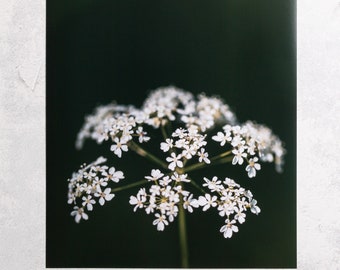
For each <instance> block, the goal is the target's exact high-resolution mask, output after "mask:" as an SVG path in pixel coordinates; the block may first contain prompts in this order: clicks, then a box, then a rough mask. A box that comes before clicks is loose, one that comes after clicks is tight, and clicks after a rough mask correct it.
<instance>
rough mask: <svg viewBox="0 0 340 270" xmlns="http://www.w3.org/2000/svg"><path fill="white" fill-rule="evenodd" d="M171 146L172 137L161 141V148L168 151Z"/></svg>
mask: <svg viewBox="0 0 340 270" xmlns="http://www.w3.org/2000/svg"><path fill="white" fill-rule="evenodd" d="M173 146H174V145H173V139H166V140H165V142H162V143H161V150H163V152H168V151H169V149H171V148H172V147H173Z"/></svg>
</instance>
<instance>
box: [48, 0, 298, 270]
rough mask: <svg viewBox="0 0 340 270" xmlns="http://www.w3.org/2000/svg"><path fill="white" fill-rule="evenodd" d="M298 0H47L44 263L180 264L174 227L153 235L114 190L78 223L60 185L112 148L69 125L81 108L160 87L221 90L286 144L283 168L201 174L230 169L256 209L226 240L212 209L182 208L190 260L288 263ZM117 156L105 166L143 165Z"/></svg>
mask: <svg viewBox="0 0 340 270" xmlns="http://www.w3.org/2000/svg"><path fill="white" fill-rule="evenodd" d="M295 51H296V47H295V1H294V0H281V1H273V0H269V1H264V0H257V1H253V0H249V1H242V0H235V1H234V0H225V1H221V0H220V1H219V0H217V1H200V0H195V1H194V0H190V1H159V0H157V1H156V0H155V1H149V0H145V1H138V0H135V1H130V0H121V1H118V0H115V1H104V0H96V1H90V0H72V1H68V0H48V1H47V213H46V214H47V220H46V224H47V237H46V239H47V243H46V265H47V267H179V266H180V256H179V242H178V236H177V224H176V223H172V224H171V226H168V227H167V228H166V230H165V231H164V232H157V230H156V228H155V226H153V225H152V224H151V223H152V219H153V218H152V217H151V216H147V215H145V213H144V212H137V213H133V211H132V209H133V208H132V207H131V206H130V205H129V204H128V200H129V199H128V198H129V196H130V195H131V194H135V193H136V192H137V189H135V190H129V191H126V192H121V193H119V194H116V198H115V199H113V200H112V201H111V202H110V203H107V204H106V205H105V206H104V207H99V206H98V205H97V206H96V207H95V209H94V211H93V212H92V213H90V218H89V220H88V221H86V222H81V223H80V224H76V223H75V222H74V219H73V218H72V217H70V211H71V209H72V207H70V206H69V205H68V204H67V203H66V201H67V182H66V179H67V178H69V177H70V176H71V174H72V172H73V171H75V170H77V169H78V167H79V165H80V164H82V163H83V162H90V161H93V160H95V159H96V158H97V157H98V156H99V155H104V156H106V157H112V156H113V155H112V153H110V151H109V145H108V144H105V145H102V146H97V145H96V144H95V143H94V142H87V143H85V147H84V149H83V150H81V151H76V150H75V148H74V142H75V139H76V134H77V132H78V130H79V129H80V127H81V125H82V124H83V119H84V116H85V115H86V114H89V113H91V112H92V110H93V108H94V107H95V106H97V105H100V104H107V103H109V102H110V101H112V100H116V101H117V102H118V103H121V104H134V105H136V106H139V105H141V103H142V101H143V100H144V99H145V97H146V94H147V93H148V92H149V91H150V90H152V89H155V88H157V87H159V86H167V85H170V84H172V85H175V86H177V87H180V88H183V89H185V90H188V91H191V92H193V93H200V92H205V93H207V94H208V95H213V94H217V95H220V96H221V97H222V98H223V99H224V100H225V101H226V103H227V104H229V105H230V106H231V107H232V108H233V110H234V111H235V113H236V115H237V117H238V119H239V120H240V121H241V122H243V121H246V120H248V119H250V120H255V121H257V122H258V123H264V124H266V125H268V126H269V127H270V128H272V129H273V131H274V132H275V133H276V134H277V135H279V136H280V138H281V139H282V140H283V141H284V142H285V145H286V148H287V151H288V153H287V156H286V165H285V170H284V173H282V174H277V173H276V172H275V170H274V166H272V164H270V165H263V169H262V170H261V171H260V172H259V174H258V177H256V178H255V179H248V178H247V177H246V174H245V172H244V168H243V167H242V168H241V167H238V168H237V171H235V170H234V169H232V170H230V171H229V169H228V170H227V171H226V169H225V168H223V167H215V168H214V169H213V170H209V171H207V172H206V176H213V175H218V176H220V177H225V176H229V177H235V179H236V180H237V181H238V182H239V183H240V184H241V185H243V186H244V187H245V188H248V189H250V190H252V192H253V194H254V197H255V198H256V199H257V200H258V204H259V206H260V207H261V209H262V212H261V214H260V215H259V216H255V215H252V214H249V215H247V221H246V222H245V223H244V224H242V225H240V226H239V230H240V231H239V232H238V233H237V234H235V235H234V236H233V237H232V238H231V239H224V238H223V236H222V234H221V233H220V232H219V228H220V227H221V226H222V225H223V222H224V219H223V218H221V217H219V216H218V213H217V212H216V211H208V213H204V214H202V212H201V211H196V212H194V213H193V214H190V215H188V216H187V221H188V237H189V249H190V266H191V267H196V268H206V267H209V268H217V267H219V268H228V267H242V268H253V267H254V268H259V267H260V268H262V267H270V268H277V267H278V268H294V267H296V68H295V62H296V57H295ZM135 158H136V156H134V155H132V154H131V153H130V154H129V155H126V158H124V159H123V160H119V159H115V158H113V159H111V160H110V162H109V164H110V165H114V166H115V167H117V168H119V169H121V170H123V171H124V172H125V174H126V177H127V179H126V181H127V182H128V181H133V180H140V177H141V176H144V175H147V174H148V173H149V172H150V169H151V167H150V165H149V164H148V163H146V162H143V161H140V159H138V160H137V159H135Z"/></svg>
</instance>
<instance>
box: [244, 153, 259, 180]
mask: <svg viewBox="0 0 340 270" xmlns="http://www.w3.org/2000/svg"><path fill="white" fill-rule="evenodd" d="M258 160H259V159H258V158H257V157H254V158H251V159H249V165H248V166H247V167H246V171H247V172H248V177H249V178H252V177H255V176H256V170H258V171H259V170H260V169H261V165H260V164H259V163H256V162H257V161H258Z"/></svg>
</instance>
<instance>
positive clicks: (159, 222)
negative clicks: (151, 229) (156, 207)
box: [152, 213, 169, 231]
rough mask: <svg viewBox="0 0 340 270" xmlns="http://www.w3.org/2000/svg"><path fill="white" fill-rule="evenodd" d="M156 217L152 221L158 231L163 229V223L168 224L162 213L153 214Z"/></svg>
mask: <svg viewBox="0 0 340 270" xmlns="http://www.w3.org/2000/svg"><path fill="white" fill-rule="evenodd" d="M155 217H156V219H155V220H154V221H153V222H152V224H153V225H157V230H158V231H163V230H164V227H165V225H168V224H169V222H168V221H167V220H166V217H165V216H164V215H160V214H158V213H156V214H155Z"/></svg>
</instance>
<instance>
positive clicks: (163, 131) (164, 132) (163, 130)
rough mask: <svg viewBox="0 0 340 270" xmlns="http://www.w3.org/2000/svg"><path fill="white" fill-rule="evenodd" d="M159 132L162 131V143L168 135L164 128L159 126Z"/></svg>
mask: <svg viewBox="0 0 340 270" xmlns="http://www.w3.org/2000/svg"><path fill="white" fill-rule="evenodd" d="M161 131H162V135H163V138H164V141H165V140H166V139H167V138H168V134H166V130H165V128H164V125H161Z"/></svg>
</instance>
